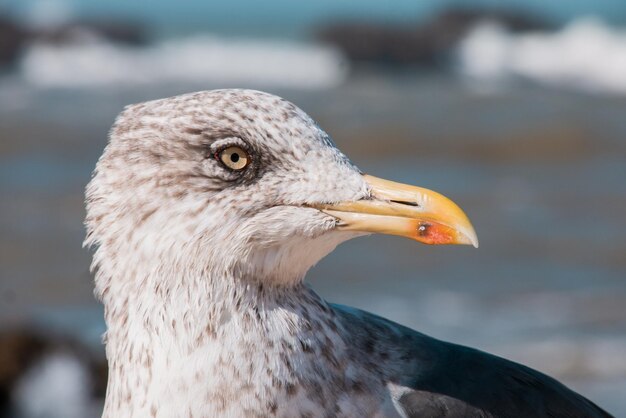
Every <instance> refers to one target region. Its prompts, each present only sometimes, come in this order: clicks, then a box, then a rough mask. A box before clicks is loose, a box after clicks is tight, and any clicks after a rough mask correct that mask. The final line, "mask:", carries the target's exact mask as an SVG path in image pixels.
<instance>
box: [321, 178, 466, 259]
mask: <svg viewBox="0 0 626 418" xmlns="http://www.w3.org/2000/svg"><path fill="white" fill-rule="evenodd" d="M364 177H365V180H366V181H367V183H368V184H369V185H370V187H371V199H363V200H358V201H353V202H340V203H337V204H324V205H319V206H317V208H318V209H320V210H321V211H322V212H324V213H327V214H329V215H331V216H334V217H335V218H337V219H338V220H339V221H340V222H339V224H338V227H339V228H340V229H342V230H347V231H359V232H374V233H381V234H391V235H399V236H402V237H407V238H411V239H414V240H416V241H419V242H423V243H425V244H470V245H473V246H474V247H477V248H478V238H477V237H476V232H475V231H474V228H473V227H472V224H471V223H470V221H469V219H468V218H467V216H466V215H465V213H464V212H463V211H462V210H461V208H459V207H458V206H457V205H456V204H455V203H454V202H453V201H452V200H450V199H448V198H447V197H445V196H443V195H441V194H439V193H437V192H434V191H432V190H428V189H423V188H421V187H415V186H409V185H406V184H402V183H396V182H393V181H389V180H383V179H379V178H377V177H373V176H368V175H365V176H364Z"/></svg>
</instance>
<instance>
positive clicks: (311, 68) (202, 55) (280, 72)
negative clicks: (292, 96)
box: [21, 35, 348, 89]
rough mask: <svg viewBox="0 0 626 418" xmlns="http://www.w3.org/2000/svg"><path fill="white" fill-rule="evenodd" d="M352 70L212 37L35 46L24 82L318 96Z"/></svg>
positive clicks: (290, 46) (329, 53)
mask: <svg viewBox="0 0 626 418" xmlns="http://www.w3.org/2000/svg"><path fill="white" fill-rule="evenodd" d="M347 71H348V68H347V63H346V60H345V59H344V58H343V57H342V55H341V54H340V53H339V52H337V51H336V50H335V49H332V48H329V47H325V46H320V45H313V44H301V43H295V42H282V41H259V40H233V39H222V38H217V37H213V36H209V35H201V36H194V37H189V38H183V39H175V40H167V41H162V42H159V43H157V44H155V45H153V46H148V47H133V46H125V45H117V44H112V43H109V42H106V41H104V40H101V39H97V38H95V37H93V36H86V37H83V39H81V40H80V41H77V42H73V43H71V44H66V45H54V44H49V43H36V44H33V45H31V46H30V47H29V48H28V49H27V50H26V52H25V54H24V56H23V58H22V60H21V74H22V76H23V77H24V78H25V79H26V80H27V81H28V82H30V83H32V84H34V85H36V86H39V87H106V86H111V85H137V84H154V83H168V82H191V83H221V84H232V83H246V84H249V83H252V84H255V85H263V86H267V85H270V86H277V87H294V88H305V89H316V88H328V87H333V86H336V85H338V84H340V83H341V82H342V81H344V79H345V77H346V76H347Z"/></svg>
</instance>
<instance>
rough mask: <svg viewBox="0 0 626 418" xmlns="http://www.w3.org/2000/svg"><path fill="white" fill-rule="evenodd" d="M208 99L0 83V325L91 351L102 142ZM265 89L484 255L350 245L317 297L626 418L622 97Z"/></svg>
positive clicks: (321, 277) (98, 323)
mask: <svg viewBox="0 0 626 418" xmlns="http://www.w3.org/2000/svg"><path fill="white" fill-rule="evenodd" d="M212 87H224V86H223V85H220V86H211V85H206V84H203V85H194V84H186V85H170V86H163V85H159V86H158V87H154V86H151V87H145V88H141V87H136V88H128V87H125V88H116V87H108V88H106V89H89V90H80V89H36V88H33V87H32V86H30V85H28V84H27V83H23V82H21V81H19V80H15V79H10V80H8V79H4V80H0V196H2V198H1V199H0V266H1V267H0V322H2V323H8V322H16V321H21V320H26V319H30V320H33V321H35V322H38V323H41V324H52V325H54V326H59V327H61V328H63V329H66V330H69V331H70V332H72V333H75V334H77V335H79V336H80V337H81V338H84V339H85V340H87V341H90V342H92V343H94V344H97V341H98V335H99V333H101V332H102V330H103V325H102V320H101V310H100V307H99V305H98V304H97V303H96V302H95V301H94V300H93V297H92V282H91V280H92V279H91V275H90V274H89V271H88V268H89V255H88V254H87V252H86V251H85V250H83V249H82V248H81V242H82V239H83V227H82V219H83V216H84V210H83V188H84V186H85V184H86V183H87V182H88V181H89V176H90V172H91V170H92V169H93V166H94V164H95V162H96V159H97V158H98V156H99V154H100V152H101V151H102V148H103V147H104V144H105V140H106V132H107V129H108V127H109V126H110V124H111V123H112V121H113V118H114V117H115V115H116V114H117V113H118V112H119V111H120V110H121V108H122V107H123V105H125V104H127V103H132V102H137V101H142V100H147V99H152V98H157V97H163V96H167V95H172V94H176V93H180V92H185V91H191V90H197V89H206V88H212ZM252 87H256V86H252ZM271 91H272V92H274V93H277V94H280V95H283V96H284V97H286V98H288V99H290V100H292V101H293V102H295V103H296V104H298V105H299V106H300V107H302V108H303V109H304V110H306V111H307V112H309V113H310V114H311V115H312V116H313V117H314V118H315V119H317V120H318V122H319V123H320V125H322V127H324V128H325V129H326V130H327V131H328V132H329V133H330V134H331V136H333V138H334V140H335V142H336V143H337V145H338V146H339V147H340V148H342V149H343V150H344V151H345V152H346V153H347V154H348V155H349V156H351V157H352V159H353V160H354V162H355V163H357V164H358V165H359V166H360V168H361V169H362V170H363V171H364V172H367V173H371V174H375V175H377V176H381V177H386V178H392V179H395V180H398V181H403V182H409V183H414V184H418V185H421V186H424V187H428V188H432V189H435V190H438V191H440V192H442V193H444V194H446V195H448V196H450V197H452V198H453V199H454V200H455V201H456V202H457V203H459V204H460V206H462V207H463V208H464V209H465V210H466V212H467V213H468V215H469V217H470V218H471V219H472V221H473V224H474V226H475V228H476V230H477V232H478V236H479V238H480V244H481V245H480V248H479V249H472V248H468V247H427V246H423V245H419V244H416V243H414V242H411V241H408V240H403V239H400V238H393V237H380V236H372V237H365V238H360V239H358V240H354V241H351V242H348V243H345V244H343V245H342V246H340V247H339V248H338V249H337V250H336V251H335V252H334V253H332V254H331V255H330V256H328V257H327V258H326V259H324V260H323V261H322V262H321V263H320V264H319V265H318V266H316V267H315V268H314V269H313V270H312V271H311V272H310V274H309V276H308V279H309V281H310V282H311V284H312V286H313V287H314V288H316V289H317V290H318V291H319V292H320V293H321V294H322V295H324V296H325V297H327V298H328V299H330V300H333V301H336V302H341V303H345V304H349V305H354V306H357V307H359V308H363V309H366V310H370V311H373V312H376V313H378V314H380V315H383V316H386V317H389V318H391V319H393V320H396V321H398V322H401V323H403V324H405V325H408V326H411V327H414V328H416V329H419V330H420V331H423V332H425V333H428V334H431V335H434V336H436V337H439V338H442V339H447V340H452V341H455V342H458V343H463V344H469V345H473V346H476V347H478V348H481V349H484V350H487V351H490V352H494V353H496V354H499V355H503V356H505V357H508V358H512V359H514V360H518V361H521V362H524V363H526V364H529V365H530V366H533V367H535V368H539V369H541V370H542V371H544V372H547V373H549V374H552V375H554V376H555V377H557V378H559V379H562V380H564V381H565V382H566V383H567V384H568V385H570V386H572V387H573V388H574V389H577V390H579V391H581V392H582V393H584V394H586V395H587V396H589V397H590V398H591V399H593V400H594V401H596V402H597V403H599V404H601V405H603V406H605V407H606V408H608V409H609V410H610V411H612V412H613V413H615V414H616V416H626V402H624V397H623V394H624V393H626V355H625V354H624V353H626V302H625V301H626V234H625V233H624V232H625V231H626V217H625V216H624V214H625V213H626V182H625V181H624V179H625V178H626V141H625V139H626V117H625V115H626V99H625V98H619V97H605V96H587V95H582V94H575V93H565V92H559V91H553V90H548V89H540V88H537V87H532V86H527V85H517V86H515V85H514V86H510V87H505V88H502V89H500V90H494V91H491V92H489V93H485V92H483V91H476V90H475V89H473V88H471V86H468V85H467V84H465V83H463V82H462V81H459V80H456V79H453V78H448V77H434V76H419V75H403V76H399V75H392V74H386V75H385V74H379V73H373V74H367V73H363V74H361V75H356V76H353V77H351V78H349V79H348V81H346V82H345V83H344V84H342V85H340V86H339V87H337V88H333V89H327V90H312V91H299V90H288V89H272V90H271Z"/></svg>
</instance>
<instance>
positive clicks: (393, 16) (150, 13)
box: [0, 0, 626, 37]
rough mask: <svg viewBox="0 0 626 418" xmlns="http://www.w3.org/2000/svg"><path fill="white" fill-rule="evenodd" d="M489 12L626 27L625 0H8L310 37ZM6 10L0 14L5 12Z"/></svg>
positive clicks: (55, 16)
mask: <svg viewBox="0 0 626 418" xmlns="http://www.w3.org/2000/svg"><path fill="white" fill-rule="evenodd" d="M458 6H463V7H473V8H478V7H487V8H500V9H513V10H520V11H523V12H527V13H533V14H536V15H539V16H541V17H544V18H546V19H548V20H551V21H554V22H556V23H564V22H567V21H570V20H572V19H575V18H578V17H580V16H597V17H599V18H603V19H605V20H607V21H608V22H610V23H612V24H624V23H626V8H625V7H624V4H623V2H622V1H620V0H572V1H553V2H547V1H543V0H423V1H411V0H394V1H378V0H345V1H341V2H337V1H332V0H319V1H315V2H306V3H294V2H291V1H288V0H278V1H272V2H266V3H259V2H256V1H253V0H233V1H229V2H206V1H201V0H188V1H186V2H185V3H183V4H179V3H174V2H171V1H168V0H153V1H151V2H150V4H149V6H148V5H147V4H146V3H144V2H128V1H124V0H109V1H106V2H103V1H98V0H4V1H3V2H0V7H3V8H4V9H5V10H7V11H8V12H10V13H12V14H15V15H17V16H20V17H21V18H23V19H25V20H27V21H30V22H32V23H33V24H37V25H42V24H43V25H45V24H48V23H50V22H54V21H61V20H64V19H67V18H68V17H73V16H78V17H90V16H91V17H93V16H98V17H101V16H114V17H116V18H119V17H124V18H127V19H134V20H136V21H139V22H146V23H148V24H150V25H152V26H153V27H154V28H155V30H157V31H159V32H163V33H189V32H195V31H207V30H208V31H211V32H214V33H215V32H217V33H222V34H229V35H239V36H241V35H256V36H259V35H271V36H279V37H284V36H286V35H289V36H296V37H297V36H303V35H306V34H307V33H308V32H309V31H310V30H311V29H312V28H313V27H315V26H316V25H319V24H321V23H328V22H330V21H345V20H349V19H359V20H369V21H387V22H389V23H394V22H396V23H401V22H412V21H419V20H423V19H427V18H428V17H430V16H431V15H433V14H434V13H437V12H438V11H440V10H443V9H446V8H449V7H458ZM0 10H1V9H0Z"/></svg>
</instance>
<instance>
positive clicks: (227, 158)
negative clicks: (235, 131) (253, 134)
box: [214, 145, 251, 171]
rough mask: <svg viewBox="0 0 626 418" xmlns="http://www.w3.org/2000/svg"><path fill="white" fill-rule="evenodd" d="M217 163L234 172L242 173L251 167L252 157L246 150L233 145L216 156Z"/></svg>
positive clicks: (218, 152)
mask: <svg viewBox="0 0 626 418" xmlns="http://www.w3.org/2000/svg"><path fill="white" fill-rule="evenodd" d="M214 157H215V159H216V160H217V161H219V162H220V163H222V165H224V166H225V167H226V168H228V169H230V170H233V171H241V170H243V169H245V168H246V167H247V166H248V165H250V161H251V158H250V155H249V154H248V152H247V151H246V150H244V149H243V148H241V147H238V146H236V145H231V146H228V147H225V148H222V149H221V150H219V151H217V152H216V153H215V154H214Z"/></svg>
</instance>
